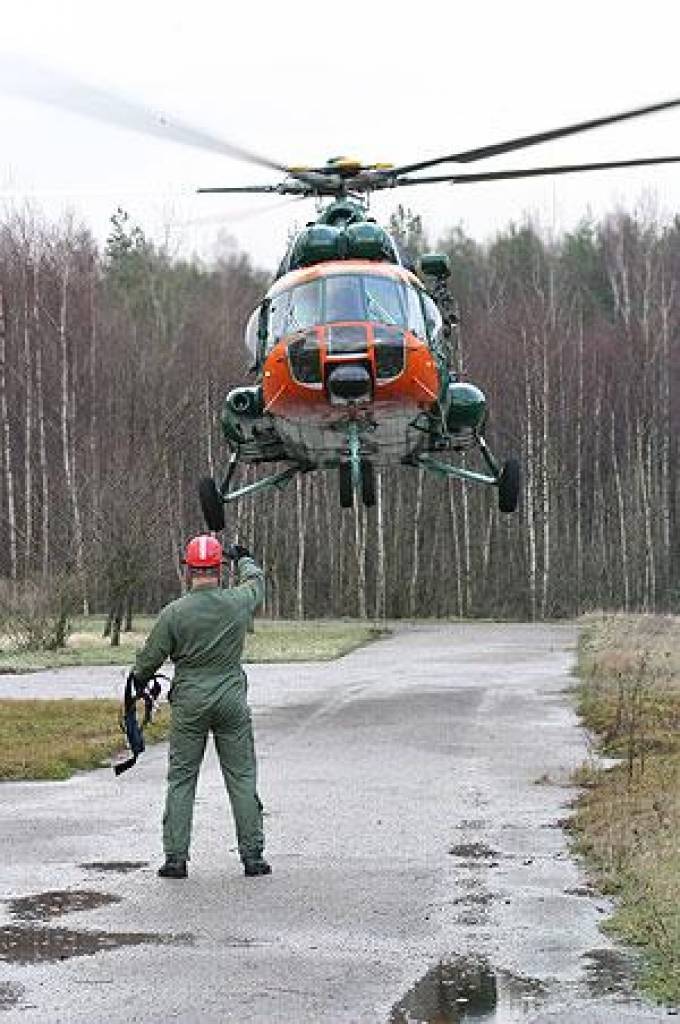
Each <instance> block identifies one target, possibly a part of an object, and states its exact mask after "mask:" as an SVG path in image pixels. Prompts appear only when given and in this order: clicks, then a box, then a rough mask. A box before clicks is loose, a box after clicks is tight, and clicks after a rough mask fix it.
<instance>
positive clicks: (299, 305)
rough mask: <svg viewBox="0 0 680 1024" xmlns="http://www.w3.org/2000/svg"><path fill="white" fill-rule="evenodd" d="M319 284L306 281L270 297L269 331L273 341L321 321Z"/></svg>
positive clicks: (318, 282) (320, 290)
mask: <svg viewBox="0 0 680 1024" xmlns="http://www.w3.org/2000/svg"><path fill="white" fill-rule="evenodd" d="M321 285H322V282H321V281H308V282H307V284H300V285H298V286H297V288H291V289H290V290H289V291H287V292H282V293H281V294H280V295H277V296H276V297H275V298H274V299H272V304H271V311H270V332H269V333H270V337H271V338H272V340H273V341H274V342H277V341H278V340H279V339H280V338H283V337H285V336H286V335H288V334H295V333H296V332H297V331H304V330H306V328H308V327H313V326H314V324H318V323H321V297H322V289H321Z"/></svg>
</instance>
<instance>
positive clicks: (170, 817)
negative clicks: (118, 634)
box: [134, 558, 264, 860]
mask: <svg viewBox="0 0 680 1024" xmlns="http://www.w3.org/2000/svg"><path fill="white" fill-rule="evenodd" d="M263 597H264V576H263V573H262V570H261V569H260V568H259V566H258V565H256V563H255V562H254V561H253V559H252V558H241V559H239V562H238V567H237V578H236V585H235V586H233V587H231V588H230V589H223V588H222V587H200V588H198V587H197V588H196V589H195V590H190V591H189V592H188V593H187V594H185V595H184V596H183V597H180V598H178V600H176V601H172V602H171V603H170V604H168V605H166V606H165V608H163V610H162V611H161V613H160V615H159V616H158V618H157V620H156V622H155V624H154V627H153V629H152V630H151V632H150V633H149V636H148V637H147V640H146V643H145V644H144V647H143V648H142V649H141V651H139V653H138V655H137V659H136V661H135V665H134V673H135V675H136V676H138V677H139V678H140V679H142V680H147V679H149V678H150V677H151V676H152V675H153V673H154V672H155V671H157V670H158V668H160V666H161V665H162V664H163V662H164V661H165V660H166V659H167V658H170V659H171V660H172V661H173V662H174V665H175V675H174V681H173V684H172V690H171V695H170V707H171V714H172V721H171V726H170V752H169V759H168V789H167V797H166V803H165V813H164V815H163V847H164V849H165V854H166V856H171V857H177V858H180V859H182V860H186V859H187V858H188V855H189V843H190V839H191V821H192V816H193V810H194V797H195V794H196V782H197V780H198V772H199V769H200V767H201V761H202V760H203V754H204V753H205V745H206V741H207V738H208V734H209V733H210V732H212V734H213V737H214V740H215V748H216V750H217V754H218V757H219V760H220V766H221V768H222V775H223V777H224V782H225V785H226V788H227V792H228V794H229V800H230V803H231V809H232V812H233V815H234V822H235V824H236V836H237V839H238V848H239V854H240V855H241V859H242V860H250V859H253V858H257V857H260V856H261V855H262V851H263V848H264V835H263V831H262V804H261V803H260V799H259V797H258V795H257V781H256V765H255V747H254V743H253V728H252V722H251V715H250V708H249V707H248V702H247V699H246V698H247V681H246V675H245V672H244V671H243V668H242V666H241V656H242V653H243V643H244V640H245V635H246V630H247V628H248V625H249V623H250V620H251V617H252V614H253V612H254V611H255V609H256V608H257V607H258V605H259V604H261V603H262V599H263Z"/></svg>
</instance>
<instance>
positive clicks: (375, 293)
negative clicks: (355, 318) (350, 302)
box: [364, 277, 406, 327]
mask: <svg viewBox="0 0 680 1024" xmlns="http://www.w3.org/2000/svg"><path fill="white" fill-rule="evenodd" d="M364 291H365V295H366V313H367V316H368V319H369V320H376V321H378V322H379V323H381V324H392V325H393V326H399V327H403V326H404V324H405V322H406V321H405V318H404V291H405V288H404V285H402V284H400V283H399V282H397V281H393V280H392V279H391V278H389V277H367V278H365V279H364Z"/></svg>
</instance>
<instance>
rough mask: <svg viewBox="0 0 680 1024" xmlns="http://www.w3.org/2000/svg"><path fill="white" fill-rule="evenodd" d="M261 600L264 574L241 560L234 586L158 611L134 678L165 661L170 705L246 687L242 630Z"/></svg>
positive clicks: (196, 593)
mask: <svg viewBox="0 0 680 1024" xmlns="http://www.w3.org/2000/svg"><path fill="white" fill-rule="evenodd" d="M263 598H264V574H263V572H262V570H261V569H260V567H259V566H258V565H257V564H256V562H255V561H254V560H253V559H252V558H240V559H239V561H238V566H237V570H236V585H235V586H233V587H230V588H228V589H223V588H222V587H201V588H199V589H196V590H190V591H189V592H188V593H186V594H184V596H183V597H180V598H178V599H177V600H176V601H171V602H170V604H167V605H166V606H165V608H163V609H162V611H161V612H160V614H159V616H158V618H157V619H156V622H155V624H154V626H153V628H152V630H151V632H150V633H149V636H148V637H147V640H146V643H145V644H144V646H143V647H142V649H141V650H140V651H139V653H138V654H137V658H136V660H135V664H134V668H133V671H134V673H135V675H136V676H137V677H138V678H139V679H141V680H143V681H146V680H148V679H149V678H150V677H151V676H152V675H153V673H154V672H156V671H157V670H158V669H159V668H160V666H161V665H162V664H163V662H164V661H166V660H167V659H168V658H169V659H170V660H171V661H172V662H174V665H175V675H174V680H173V684H172V701H173V704H174V703H175V701H177V702H178V703H180V704H184V703H187V702H191V703H194V702H195V701H199V702H200V703H202V704H203V703H205V702H210V701H211V699H212V698H213V697H216V696H218V695H219V692H220V690H221V689H222V688H223V687H224V686H225V684H226V685H230V684H237V683H244V682H245V673H244V671H243V668H242V666H241V657H242V654H243V644H244V642H245V636H246V630H247V628H248V625H249V623H250V620H251V618H252V615H253V612H254V611H255V609H256V608H257V607H258V606H259V605H260V604H261V603H262V600H263Z"/></svg>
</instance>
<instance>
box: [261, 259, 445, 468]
mask: <svg viewBox="0 0 680 1024" xmlns="http://www.w3.org/2000/svg"><path fill="white" fill-rule="evenodd" d="M421 293H423V294H424V289H423V287H422V285H421V284H420V282H419V281H418V279H417V278H416V277H415V275H413V274H411V273H410V272H409V271H408V270H406V269H404V268H403V267H400V266H397V265H392V264H377V263H374V262H370V261H367V260H344V261H341V262H340V261H338V262H329V263H322V264H317V265H315V266H313V267H307V268H304V269H301V270H296V271H293V272H292V273H289V274H286V275H285V276H284V277H283V278H281V279H279V280H278V281H277V282H276V284H275V285H274V286H273V287H272V288H271V289H270V292H269V293H268V296H267V301H268V303H269V324H270V327H269V331H268V335H267V338H266V340H265V352H266V354H265V357H264V360H263V363H262V397H263V406H262V415H263V418H264V419H265V420H266V419H267V418H271V419H272V420H274V421H275V423H276V430H277V432H278V435H279V436H280V438H281V441H282V444H283V447H284V448H285V449H286V454H287V455H288V456H289V457H291V458H297V459H299V460H302V461H306V462H308V463H310V464H314V465H316V466H319V467H327V466H331V465H337V464H338V462H339V461H340V459H341V458H342V457H343V452H344V451H345V449H346V447H347V439H346V427H347V424H348V423H350V422H353V423H355V424H356V426H357V429H358V431H359V433H360V435H361V438H362V444H363V445H364V446H365V447H366V449H367V452H366V454H370V456H371V458H372V459H373V460H374V462H375V463H376V464H380V465H387V464H390V463H393V462H399V461H401V460H402V459H403V458H404V456H405V455H406V454H407V453H408V452H410V451H411V450H412V449H414V448H417V447H419V446H420V445H422V442H423V436H422V431H419V430H418V429H417V427H413V426H412V424H413V421H414V419H416V418H417V417H418V415H419V414H421V413H423V414H425V415H427V414H428V413H429V411H430V410H431V409H432V408H433V406H434V405H435V404H436V403H437V400H438V399H439V397H440V392H441V387H442V371H441V367H440V366H438V365H437V360H436V358H435V355H434V354H433V352H432V350H431V348H430V339H428V331H427V324H426V319H425V315H424V312H423V307H422V298H421ZM431 329H432V332H433V333H434V332H435V331H436V329H437V324H436V323H435V318H434V317H431ZM409 435H410V436H409Z"/></svg>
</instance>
